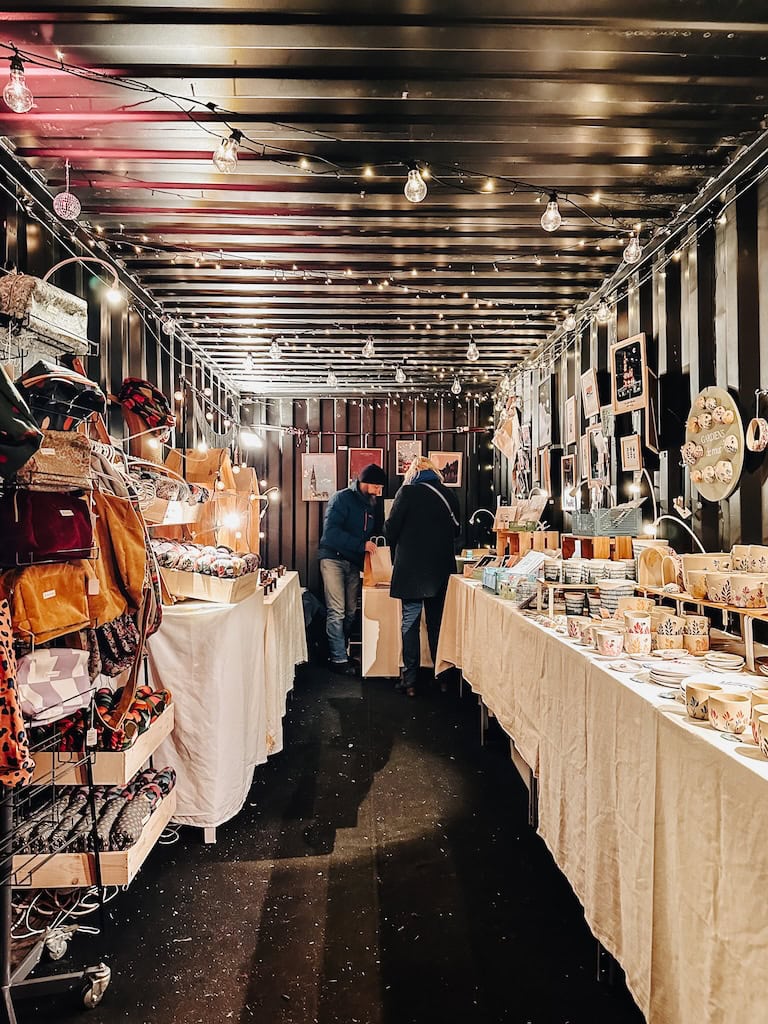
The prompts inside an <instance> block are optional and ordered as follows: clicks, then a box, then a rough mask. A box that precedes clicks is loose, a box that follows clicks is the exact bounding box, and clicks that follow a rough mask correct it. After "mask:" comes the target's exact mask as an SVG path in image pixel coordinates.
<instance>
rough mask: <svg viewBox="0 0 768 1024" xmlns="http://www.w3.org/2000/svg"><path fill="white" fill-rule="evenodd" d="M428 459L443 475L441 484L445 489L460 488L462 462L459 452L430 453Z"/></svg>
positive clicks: (461, 455) (462, 457) (462, 456)
mask: <svg viewBox="0 0 768 1024" xmlns="http://www.w3.org/2000/svg"><path fill="white" fill-rule="evenodd" d="M428 457H429V461H430V462H433V463H434V464H435V465H436V466H437V468H438V469H439V470H440V472H441V473H442V474H443V483H444V484H445V486H446V487H461V468H462V463H463V461H464V455H463V454H462V453H461V452H430V453H429V456H428Z"/></svg>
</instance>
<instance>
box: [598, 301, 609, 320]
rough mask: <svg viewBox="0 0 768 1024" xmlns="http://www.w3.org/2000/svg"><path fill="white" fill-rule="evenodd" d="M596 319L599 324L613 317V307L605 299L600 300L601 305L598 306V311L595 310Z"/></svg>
mask: <svg viewBox="0 0 768 1024" xmlns="http://www.w3.org/2000/svg"><path fill="white" fill-rule="evenodd" d="M595 319H596V320H597V322H598V323H599V324H607V323H608V321H609V320H610V319H611V307H610V306H609V305H608V303H607V302H606V301H605V299H601V300H600V305H599V306H598V307H597V311H596V312H595Z"/></svg>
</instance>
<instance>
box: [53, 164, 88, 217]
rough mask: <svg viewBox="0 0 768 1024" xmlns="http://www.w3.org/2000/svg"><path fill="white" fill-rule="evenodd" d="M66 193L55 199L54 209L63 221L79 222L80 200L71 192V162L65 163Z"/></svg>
mask: <svg viewBox="0 0 768 1024" xmlns="http://www.w3.org/2000/svg"><path fill="white" fill-rule="evenodd" d="M64 182H65V183H64V191H63V192H59V193H57V194H56V195H55V196H54V197H53V208H54V210H55V211H56V213H57V214H58V215H59V217H61V219H62V220H77V218H78V217H79V216H80V209H81V207H80V200H79V199H78V198H77V196H75V195H73V194H72V193H71V192H70V191H69V160H66V161H65V162H64Z"/></svg>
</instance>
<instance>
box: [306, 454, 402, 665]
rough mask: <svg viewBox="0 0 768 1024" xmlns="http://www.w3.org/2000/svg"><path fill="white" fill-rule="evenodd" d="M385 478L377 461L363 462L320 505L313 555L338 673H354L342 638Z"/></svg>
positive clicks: (349, 626)
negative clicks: (321, 518)
mask: <svg viewBox="0 0 768 1024" xmlns="http://www.w3.org/2000/svg"><path fill="white" fill-rule="evenodd" d="M386 482H387V476H386V473H385V472H384V470H383V469H381V467H380V466H375V465H373V464H372V465H370V466H366V467H365V468H364V469H363V470H361V472H360V475H359V476H358V478H357V480H355V481H353V482H352V484H350V486H349V487H345V488H344V490H342V491H337V492H336V493H335V494H334V495H333V497H332V498H331V500H330V501H329V502H328V507H327V508H326V510H325V521H324V523H323V536H322V537H321V538H320V548H319V550H318V553H317V557H318V558H319V559H320V574H321V576H322V577H323V586H324V587H325V604H326V608H327V609H328V613H327V617H326V633H327V634H328V646H329V647H330V650H331V660H330V665H329V667H330V669H331V671H332V672H337V673H339V674H340V675H354V674H355V672H356V671H357V670H356V668H355V666H354V665H353V664H352V662H351V661H350V660H349V657H348V655H347V641H348V640H349V636H350V633H351V632H352V626H353V624H354V621H355V615H356V613H357V606H358V603H359V601H360V589H361V585H362V584H361V581H360V573H361V572H362V571H363V564H364V561H365V553H366V551H368V552H373V551H374V550H375V547H376V545H375V544H374V543H373V542H372V541H371V537H373V536H374V534H375V533H376V528H377V522H378V524H379V525H380V516H377V515H376V512H377V509H376V499H377V498H379V497H380V496H381V493H382V491H383V490H384V486H385V484H386Z"/></svg>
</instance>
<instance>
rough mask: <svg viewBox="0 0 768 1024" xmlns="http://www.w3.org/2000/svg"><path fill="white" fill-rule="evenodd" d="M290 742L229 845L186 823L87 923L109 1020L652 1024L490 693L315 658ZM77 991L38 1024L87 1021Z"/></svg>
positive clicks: (101, 1016)
mask: <svg viewBox="0 0 768 1024" xmlns="http://www.w3.org/2000/svg"><path fill="white" fill-rule="evenodd" d="M285 740H286V743H285V750H284V752H283V753H282V754H280V755H278V756H276V757H275V758H273V759H272V760H271V761H270V762H269V764H267V765H264V766H263V767H261V768H259V769H258V770H257V772H256V778H255V780H254V784H253V789H252V791H251V794H250V797H249V800H248V803H247V805H246V807H245V808H244V810H243V811H242V813H241V814H240V815H239V816H238V817H237V818H236V819H235V820H234V821H232V822H230V823H228V824H227V825H225V826H224V827H222V828H221V829H220V830H219V842H218V844H217V845H216V846H207V847H206V846H204V845H203V844H202V843H201V840H200V834H199V833H198V832H197V831H195V830H191V829H182V830H181V835H180V840H179V842H178V843H177V844H175V845H173V846H165V847H158V848H157V849H156V850H155V851H153V853H152V855H151V856H150V858H149V860H148V861H147V863H146V865H145V867H144V869H143V870H142V872H141V873H140V875H139V877H138V878H137V879H136V881H135V882H134V884H133V886H132V887H131V888H130V890H129V891H128V892H127V893H125V894H121V895H120V896H119V897H118V898H117V899H116V900H115V901H114V902H112V903H111V904H110V905H109V907H108V911H109V923H110V928H109V931H108V933H107V934H105V935H103V936H100V937H98V938H92V939H91V938H87V937H84V936H83V937H77V938H76V939H75V941H74V942H73V943H72V945H71V946H70V952H69V956H68V958H67V962H66V966H67V968H68V969H72V968H73V967H74V966H79V965H81V964H84V963H86V962H94V961H97V960H98V959H99V958H100V957H103V958H104V959H105V960H106V961H107V962H108V963H109V964H110V965H111V967H112V969H113V982H112V985H111V987H110V989H109V991H108V992H107V995H106V996H105V998H104V1001H103V1003H102V1004H101V1005H100V1006H99V1007H98V1008H97V1009H95V1010H94V1011H91V1012H90V1013H89V1014H88V1018H87V1019H88V1021H89V1022H91V1024H114V1022H118V1021H127V1022H129V1024H182V1022H183V1024H197V1022H205V1024H212V1022H216V1024H219V1022H227V1021H233V1022H236V1024H250V1022H252V1021H253V1022H256V1021H268V1022H269V1024H312V1022H317V1024H336V1022H338V1024H411V1022H412V1024H432V1022H438V1021H439V1022H441V1024H454V1022H459V1021H462V1022H472V1024H496V1022H499V1024H501V1022H504V1024H641V1022H642V1016H641V1014H640V1013H639V1012H638V1010H637V1009H636V1007H635V1006H634V1004H633V1002H632V1000H631V998H630V996H629V995H628V993H627V991H626V989H625V988H624V986H623V984H622V983H621V982H619V983H618V984H617V985H615V986H613V987H609V986H608V985H606V984H600V983H598V982H597V981H596V980H595V955H596V954H595V943H594V940H593V939H592V938H591V936H590V934H589V931H588V929H587V928H586V926H585V924H584V921H583V917H582V914H581V909H580V907H579V904H578V902H577V900H576V899H575V897H574V896H573V894H572V893H571V890H570V888H569V886H568V884H567V882H566V881H565V880H564V878H563V877H562V876H561V875H560V873H559V871H558V870H557V868H556V867H555V866H554V864H553V862H552V860H551V858H550V856H549V854H548V852H547V851H546V849H545V847H544V845H543V843H542V842H541V841H540V840H539V839H538V838H537V837H536V835H535V833H534V832H533V831H531V830H530V829H529V828H528V825H527V824H526V816H527V794H526V791H525V788H524V786H523V785H522V783H521V781H520V779H519V777H518V775H517V774H516V772H515V770H514V768H513V766H512V764H511V762H510V758H509V746H508V743H507V741H506V739H505V737H504V736H503V735H502V734H501V732H500V731H499V730H497V729H494V728H491V730H490V732H489V735H488V743H487V745H486V746H485V747H484V748H481V747H480V745H479V742H478V712H477V703H476V699H475V698H474V697H472V696H471V695H469V694H467V693H466V691H465V695H464V697H463V698H462V699H459V698H458V697H457V695H456V692H455V689H453V688H452V692H450V693H448V694H440V693H439V692H433V691H432V690H429V691H427V692H425V693H424V694H423V695H422V696H420V697H419V698H418V699H416V700H408V699H407V698H405V697H403V696H401V695H399V694H396V693H395V692H394V691H393V689H392V687H391V684H390V683H389V682H385V681H380V680H379V681H371V682H361V681H360V680H355V679H352V680H347V679H340V678H337V677H334V676H331V675H330V674H329V673H327V672H326V671H325V670H324V669H318V668H304V669H301V670H300V672H299V675H298V678H297V686H296V691H295V694H294V696H293V698H292V701H291V705H290V707H289V713H288V717H287V720H286V736H285ZM75 1007H76V1001H75V1000H74V998H73V997H72V996H68V997H67V996H63V997H60V998H59V997H56V998H50V999H48V1000H45V1001H44V1002H41V1003H40V1004H39V1005H36V1004H33V1003H32V1002H29V1001H27V1002H20V1003H19V1004H18V1012H19V1020H20V1022H21V1024H32V1022H35V1024H50V1022H53V1021H56V1022H60V1024H65V1022H74V1021H76V1020H81V1019H82V1013H81V1011H78V1010H77V1009H76V1008H75Z"/></svg>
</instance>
